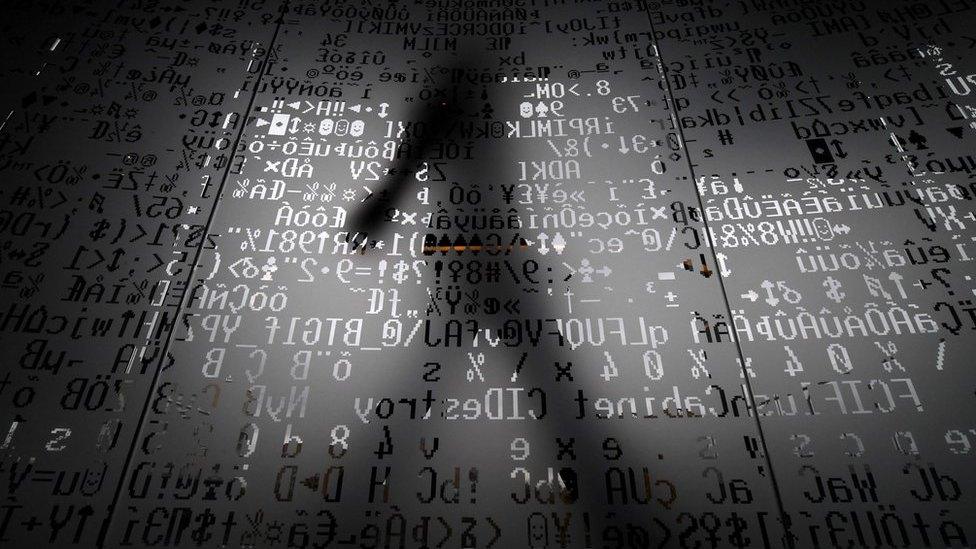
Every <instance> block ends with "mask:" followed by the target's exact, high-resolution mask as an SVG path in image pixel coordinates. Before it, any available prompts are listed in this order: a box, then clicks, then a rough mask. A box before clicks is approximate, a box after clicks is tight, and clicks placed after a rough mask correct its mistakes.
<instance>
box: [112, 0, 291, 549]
mask: <svg viewBox="0 0 976 549" xmlns="http://www.w3.org/2000/svg"><path fill="white" fill-rule="evenodd" d="M287 5H288V0H284V2H283V3H282V4H281V9H280V11H279V14H278V19H277V20H276V21H275V29H274V33H273V34H272V35H271V41H270V42H269V43H268V46H267V48H266V50H265V54H264V59H263V60H262V63H261V69H260V71H259V72H258V77H257V78H256V79H255V81H254V86H253V87H252V89H251V97H250V98H249V99H248V102H247V107H246V108H245V110H244V116H243V117H242V119H241V125H240V128H239V129H238V130H237V136H236V137H235V138H234V145H233V147H231V149H230V150H231V159H230V161H228V162H227V169H225V170H224V174H223V175H222V176H221V178H220V185H219V186H218V187H217V193H216V195H215V198H214V205H213V208H211V209H210V214H209V215H208V216H207V224H206V225H205V226H204V229H203V234H202V235H201V236H200V243H199V244H198V245H197V249H196V254H195V255H194V256H193V262H192V263H191V264H190V272H189V274H188V275H187V278H186V288H189V287H190V285H191V284H192V282H193V275H194V274H195V273H196V270H197V267H199V265H200V257H201V256H202V255H203V246H204V244H205V243H206V242H207V235H209V234H210V228H211V226H212V225H213V221H214V218H215V217H216V214H217V208H218V207H219V206H220V199H221V197H222V194H223V191H224V186H225V184H226V183H227V178H228V176H229V175H230V170H231V167H232V166H233V165H234V163H233V155H234V154H236V153H237V148H238V146H239V145H240V143H241V139H242V138H243V137H244V130H245V128H246V127H247V120H248V117H250V115H251V109H253V108H254V100H255V99H256V98H257V95H258V88H259V87H260V84H261V79H262V78H263V77H264V75H265V74H266V73H267V72H268V68H269V67H270V63H271V53H272V51H274V45H275V41H276V40H277V39H278V31H279V30H281V24H282V23H283V22H284V14H285V8H286V7H287ZM252 61H253V59H252ZM185 302H186V299H185V298H184V299H181V300H180V302H179V304H178V305H177V307H176V311H175V312H174V317H173V329H171V330H170V331H169V333H168V334H167V335H166V342H165V343H164V344H163V350H162V353H161V356H160V358H159V362H158V363H157V365H156V370H155V372H153V378H152V383H150V385H149V391H148V393H147V395H146V402H145V404H143V406H142V412H141V413H140V414H139V421H138V423H136V425H137V427H136V432H135V434H134V436H133V438H132V444H130V445H129V452H128V454H127V455H126V457H125V462H123V465H122V472H121V474H120V475H119V482H118V485H117V486H116V488H115V496H114V497H113V498H112V504H111V507H110V509H109V515H108V518H107V519H106V520H105V522H104V523H103V525H102V529H101V532H99V534H98V540H97V542H96V543H97V545H98V547H104V546H105V537H106V536H107V535H108V533H109V532H110V531H111V527H112V521H113V520H114V519H115V514H116V513H115V511H116V509H117V508H118V504H119V500H120V499H121V496H122V487H123V486H124V485H125V480H126V477H127V476H128V472H129V467H130V466H131V464H132V457H133V456H134V455H135V451H136V447H137V446H138V444H139V439H140V438H141V437H142V431H143V425H144V424H145V422H146V416H147V415H148V412H149V405H150V403H151V402H152V397H153V395H154V394H155V392H156V384H157V383H158V382H159V375H160V373H161V372H162V369H163V368H162V366H163V363H164V362H165V360H166V357H167V356H169V351H170V347H171V346H172V343H173V333H174V332H175V331H176V323H177V322H178V321H179V319H180V316H181V314H182V311H183V308H184V304H185Z"/></svg>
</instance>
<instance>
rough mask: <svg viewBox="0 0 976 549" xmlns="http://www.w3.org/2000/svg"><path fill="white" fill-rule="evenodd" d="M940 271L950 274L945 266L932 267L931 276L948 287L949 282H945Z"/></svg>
mask: <svg viewBox="0 0 976 549" xmlns="http://www.w3.org/2000/svg"><path fill="white" fill-rule="evenodd" d="M940 273H945V274H947V275H948V274H952V273H951V271H949V269H946V268H945V267H939V268H936V269H932V278H934V279H936V280H938V281H939V282H941V283H942V285H943V286H945V287H946V288H950V287H951V285H950V284H949V282H947V281H946V280H945V279H943V278H942V275H941V274H940Z"/></svg>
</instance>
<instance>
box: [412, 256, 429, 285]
mask: <svg viewBox="0 0 976 549" xmlns="http://www.w3.org/2000/svg"><path fill="white" fill-rule="evenodd" d="M420 265H424V266H425V267H426V266H427V260H426V259H415V260H414V261H413V272H415V273H417V284H420V279H421V278H423V276H424V273H423V271H421V270H420Z"/></svg>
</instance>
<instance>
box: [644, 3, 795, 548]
mask: <svg viewBox="0 0 976 549" xmlns="http://www.w3.org/2000/svg"><path fill="white" fill-rule="evenodd" d="M644 6H645V8H644V10H645V13H646V14H647V23H648V24H649V25H650V29H651V37H652V38H651V43H652V44H654V51H655V53H656V54H657V61H658V63H660V71H659V72H660V73H661V78H663V79H664V85H665V91H666V93H667V101H668V105H669V108H670V110H671V114H672V121H673V122H674V127H675V131H677V132H678V138H679V139H680V140H681V146H682V148H683V149H684V151H685V155H684V156H685V161H686V162H687V163H688V175H690V176H691V183H692V186H693V187H694V189H695V197H696V198H697V199H698V211H699V214H700V215H701V219H702V225H704V227H705V241H706V242H708V249H709V251H710V252H711V255H712V265H713V266H714V271H715V276H716V277H717V278H718V285H719V288H720V289H721V290H722V301H723V302H724V304H725V312H726V314H728V315H729V316H728V318H729V323H730V324H731V326H732V332H733V336H734V337H733V338H732V339H733V341H734V342H735V350H736V353H737V354H738V355H739V364H740V365H741V372H742V378H743V379H744V380H745V386H746V392H747V393H748V396H749V402H750V403H751V404H752V409H753V413H754V415H753V418H754V419H755V422H756V432H757V433H758V435H759V443H760V444H761V445H762V451H763V456H764V457H765V458H766V459H765V460H766V467H767V468H768V469H769V481H770V483H771V484H772V487H773V495H774V497H775V498H776V508H777V510H778V511H779V516H780V521H781V522H782V525H783V528H784V533H785V536H786V540H787V546H788V547H793V536H792V535H791V534H790V532H789V530H788V526H789V517H788V516H787V514H786V508H785V507H784V506H783V497H782V495H781V494H780V490H779V483H777V482H776V474H775V472H774V471H773V462H772V457H771V456H770V454H769V449H768V447H767V446H766V436H765V434H764V433H763V428H762V422H761V421H760V420H759V411H758V410H757V409H756V398H755V396H754V393H753V391H752V383H751V382H750V381H749V371H748V368H747V367H746V358H745V354H744V353H743V352H742V345H741V344H740V343H739V334H738V333H736V331H735V321H734V320H733V316H732V306H731V305H730V304H729V294H728V292H727V291H726V290H725V281H724V280H723V279H722V270H721V269H720V268H719V262H718V256H717V254H716V253H715V243H714V242H712V231H711V230H710V229H709V227H708V218H707V216H706V215H705V204H704V201H703V200H702V196H701V191H700V190H699V189H698V178H696V177H695V168H694V166H692V163H691V154H690V151H689V150H688V146H687V144H686V142H685V132H684V129H683V128H682V127H681V121H680V120H679V119H678V109H677V104H676V103H675V100H674V92H673V91H672V90H671V81H670V80H668V75H667V66H666V65H665V64H664V56H663V55H662V54H661V47H660V44H659V43H658V41H657V38H656V37H655V36H656V35H655V33H654V20H653V19H652V18H651V11H650V6H649V5H648V3H647V1H646V0H644Z"/></svg>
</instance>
